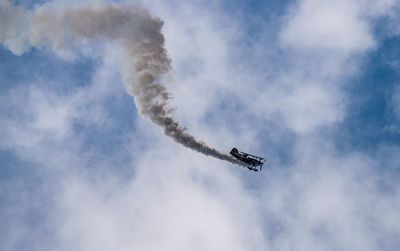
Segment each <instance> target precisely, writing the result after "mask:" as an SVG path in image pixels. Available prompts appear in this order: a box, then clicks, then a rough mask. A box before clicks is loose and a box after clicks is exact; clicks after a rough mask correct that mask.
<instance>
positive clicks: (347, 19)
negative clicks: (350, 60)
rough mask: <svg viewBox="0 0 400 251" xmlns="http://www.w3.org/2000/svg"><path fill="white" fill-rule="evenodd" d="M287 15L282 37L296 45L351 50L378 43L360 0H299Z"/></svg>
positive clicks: (291, 44)
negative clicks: (361, 9) (361, 11)
mask: <svg viewBox="0 0 400 251" xmlns="http://www.w3.org/2000/svg"><path fill="white" fill-rule="evenodd" d="M287 19H288V20H287V23H286V25H285V26H284V28H283V31H282V33H281V40H282V43H283V45H288V46H290V47H293V48H300V49H301V48H304V49H318V48H322V49H330V50H339V51H345V52H347V53H352V52H359V51H364V50H366V49H369V48H371V47H372V46H374V43H375V41H374V38H373V36H372V35H371V33H370V30H369V29H370V27H369V25H368V22H367V20H366V19H365V18H364V17H363V16H362V13H360V6H359V5H358V3H357V1H344V0H343V1H342V0H338V1H316V0H304V1H300V2H299V3H298V6H296V7H295V8H294V9H293V10H292V11H291V12H289V14H288V17H287Z"/></svg>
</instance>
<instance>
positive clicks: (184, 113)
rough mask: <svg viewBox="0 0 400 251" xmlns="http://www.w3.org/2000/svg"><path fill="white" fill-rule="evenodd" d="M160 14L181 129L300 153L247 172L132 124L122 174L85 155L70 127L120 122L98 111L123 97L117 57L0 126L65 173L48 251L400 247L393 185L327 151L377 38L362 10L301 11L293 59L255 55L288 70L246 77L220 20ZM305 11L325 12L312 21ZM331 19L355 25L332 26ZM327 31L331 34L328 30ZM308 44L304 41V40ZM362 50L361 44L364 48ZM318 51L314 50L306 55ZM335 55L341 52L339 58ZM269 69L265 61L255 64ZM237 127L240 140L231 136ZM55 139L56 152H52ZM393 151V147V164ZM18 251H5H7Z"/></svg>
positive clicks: (291, 39)
mask: <svg viewBox="0 0 400 251" xmlns="http://www.w3.org/2000/svg"><path fill="white" fill-rule="evenodd" d="M162 2H163V3H161V1H155V2H148V3H147V4H148V5H149V7H151V8H154V9H153V11H154V12H155V13H157V14H160V16H161V17H162V18H163V19H164V20H165V22H166V25H165V32H166V39H167V47H168V50H169V53H170V55H171V57H172V60H173V63H174V65H175V66H176V69H175V71H176V72H175V73H174V74H175V77H176V80H174V81H173V82H171V83H167V85H168V86H169V87H170V90H171V91H172V92H173V96H175V99H174V100H173V103H174V104H175V105H176V106H177V107H178V110H177V112H176V114H177V117H178V118H179V119H182V121H183V124H184V125H186V126H187V127H188V128H189V131H190V132H193V134H194V135H196V136H199V138H201V139H205V140H207V142H212V143H213V145H215V146H218V147H220V148H223V149H224V148H227V147H230V146H232V145H233V144H239V145H240V146H246V147H249V148H250V147H256V146H260V149H262V148H265V149H267V148H271V147H273V146H271V145H268V143H269V142H266V139H265V137H260V135H262V133H265V131H266V128H272V127H268V125H269V124H268V123H271V121H272V120H274V119H277V120H279V121H278V122H279V123H281V124H279V128H278V129H275V130H272V131H268V132H267V133H268V134H271V135H274V134H275V133H277V134H278V133H279V134H281V135H283V136H284V134H293V135H294V139H293V141H294V142H293V144H294V148H293V149H292V147H291V146H288V149H287V151H288V152H291V151H294V156H293V157H291V158H293V159H292V160H290V161H288V162H287V163H289V164H288V165H287V166H278V165H272V166H270V167H266V168H265V169H264V170H263V172H262V173H258V174H253V173H250V172H247V170H242V169H240V168H239V167H234V166H231V165H229V164H225V163H221V162H220V161H219V160H215V159H210V158H207V157H205V156H202V155H199V154H197V153H195V152H191V151H189V150H187V149H185V148H183V147H181V146H180V145H178V144H175V143H174V142H172V141H171V140H170V139H169V138H165V137H163V136H162V134H161V132H160V131H159V130H158V128H157V127H156V126H153V125H151V124H150V123H149V122H148V121H147V120H144V119H140V120H138V121H137V122H136V123H137V124H136V125H135V126H136V129H135V130H136V131H124V132H122V134H123V135H126V137H127V141H128V143H127V144H126V146H123V153H121V155H122V156H125V155H130V154H132V152H134V154H135V158H134V159H133V160H132V161H128V164H127V163H123V164H120V162H118V161H119V160H118V157H120V156H117V157H116V156H99V155H100V153H99V152H90V153H89V154H90V155H91V156H90V157H88V153H87V152H85V150H86V149H85V148H82V147H80V146H81V144H82V143H83V140H82V138H81V137H79V135H80V134H81V133H82V131H76V130H75V129H74V128H73V124H74V123H88V124H89V125H91V126H93V127H103V126H111V125H109V124H108V123H111V124H112V123H119V122H121V121H110V120H109V114H108V113H109V112H110V111H108V110H107V107H105V104H104V100H105V99H106V98H107V97H110V96H111V97H117V96H118V95H124V94H121V93H122V92H121V90H122V89H123V87H122V84H121V83H120V82H121V81H120V80H119V77H117V76H116V72H117V71H118V70H117V69H116V66H117V65H118V64H119V61H118V60H119V59H118V58H119V57H120V55H119V52H118V49H116V48H114V47H112V48H108V49H106V52H105V53H104V55H103V56H104V64H103V65H102V66H100V68H99V69H98V70H97V71H96V73H95V74H94V76H93V79H92V82H91V83H89V84H88V86H85V87H84V88H82V89H79V90H77V91H76V92H73V94H72V95H66V96H64V95H62V96H58V95H56V94H55V93H49V92H48V90H46V89H34V90H28V91H27V90H25V91H21V90H18V93H19V95H20V96H18V97H17V98H16V100H21V99H26V100H27V104H28V106H29V109H27V110H24V108H25V107H21V106H20V103H19V102H14V103H13V104H12V107H13V110H14V111H17V112H21V116H22V117H24V118H25V119H26V118H27V117H29V119H28V122H26V121H23V120H19V119H20V118H19V117H18V118H14V117H10V116H6V115H5V116H4V117H2V120H3V121H6V122H7V123H5V124H2V126H1V128H2V129H5V130H3V132H2V133H1V134H0V135H2V136H4V137H3V139H5V140H3V141H2V143H1V146H2V147H4V146H5V145H6V146H7V148H8V149H11V150H12V151H15V152H17V153H19V155H20V156H22V158H24V159H27V160H30V161H34V162H36V163H39V165H45V166H49V167H53V166H58V167H59V168H60V169H62V170H63V172H59V173H54V172H50V171H42V172H43V173H42V175H44V176H45V177H51V178H53V179H56V180H57V181H58V182H56V183H57V189H56V191H55V192H53V193H52V194H51V196H53V197H54V198H53V199H54V201H55V202H54V203H55V205H54V208H53V207H52V208H51V213H50V215H49V217H48V218H46V223H51V226H52V230H53V233H54V235H55V236H56V237H55V239H56V240H55V244H54V243H53V244H49V245H50V246H46V247H44V249H48V250H52V249H54V250H71V249H77V250H88V251H90V250H180V249H182V250H183V249H185V250H186V249H189V250H233V251H235V250H300V249H301V250H339V249H340V250H347V249H349V250H377V249H380V250H393V249H395V248H396V247H397V246H398V244H399V241H398V240H399V238H397V237H399V236H400V229H399V226H398V225H396V224H395V223H396V222H397V219H398V210H399V207H400V201H399V199H398V198H399V197H398V194H399V189H400V188H399V187H398V185H397V184H396V183H395V182H393V181H390V179H387V177H386V176H385V175H382V174H380V173H375V169H374V166H375V165H376V161H375V160H373V158H372V157H367V156H365V155H363V154H359V153H341V152H340V151H338V150H337V149H335V147H334V146H333V145H332V144H331V143H329V142H331V141H332V138H334V135H329V133H328V132H325V134H324V135H323V134H320V133H319V132H320V130H321V128H322V129H323V128H324V127H329V126H332V125H333V126H334V125H335V124H336V123H337V122H339V121H340V120H341V119H342V117H343V116H344V115H345V113H346V107H345V102H344V101H343V100H344V99H345V93H344V91H343V90H342V89H341V88H342V87H343V86H344V85H345V84H347V81H348V77H349V76H354V75H352V74H354V72H357V69H358V64H355V65H353V66H352V67H353V68H352V69H350V70H349V69H348V68H349V65H350V64H349V61H352V60H353V58H352V57H351V53H349V52H358V53H359V52H362V51H363V50H366V49H368V48H370V46H372V44H373V41H374V40H375V39H373V38H372V35H371V34H370V33H369V30H370V26H369V24H368V22H367V21H365V20H364V19H362V18H361V16H359V12H358V10H357V8H356V7H354V8H355V9H353V7H351V6H350V5H351V4H350V5H349V4H348V3H347V2H342V1H338V2H334V3H331V2H329V3H328V2H325V3H322V2H315V1H304V2H302V3H301V4H300V5H299V6H300V7H299V8H297V9H294V10H296V11H298V13H297V12H296V13H294V12H293V13H292V12H291V14H289V16H290V15H292V16H290V17H288V18H289V21H288V23H287V26H283V29H287V30H283V31H282V33H281V35H282V37H281V38H282V39H283V40H282V41H285V43H287V45H290V46H292V47H295V50H289V53H286V52H282V51H280V50H279V48H277V47H275V46H274V45H270V44H268V45H264V47H259V49H262V50H268V51H274V52H275V53H276V51H278V53H281V54H280V55H281V56H282V58H283V59H282V61H283V62H277V63H276V64H275V65H274V66H275V68H274V69H277V71H275V72H269V73H268V74H264V72H259V71H257V70H256V69H257V68H256V67H254V68H253V67H251V66H249V67H247V68H245V67H243V68H244V69H247V70H242V71H236V69H238V68H240V67H238V68H236V67H235V66H240V64H243V62H238V61H234V62H231V61H230V59H231V58H230V57H229V55H230V54H235V53H238V52H240V51H241V50H242V49H243V50H246V49H247V50H251V49H252V48H250V49H249V48H245V46H243V45H241V44H239V45H238V44H235V43H231V42H232V41H229V40H230V39H234V38H235V36H234V35H233V33H234V32H233V31H232V30H231V29H232V28H231V27H230V28H228V29H227V30H225V29H223V28H221V27H218V28H217V27H216V26H217V25H216V24H218V21H219V18H221V16H218V15H219V14H220V13H218V11H215V12H209V11H208V9H207V8H204V9H202V10H197V7H198V5H195V4H192V3H185V4H183V6H184V7H185V8H187V9H186V11H187V14H186V15H184V16H181V15H177V9H178V10H181V8H178V7H180V6H182V5H180V4H178V7H177V6H176V5H174V6H168V3H164V1H162ZM153 3H154V4H153ZM174 4H176V3H174ZM325 4H326V5H325ZM311 5H312V6H311ZM304 6H306V7H307V6H311V7H313V8H314V9H317V10H320V11H321V12H318V13H315V12H311V13H309V12H308V11H309V10H308V9H307V10H306V8H305V7H304ZM327 6H333V7H335V8H333V9H332V10H333V11H334V12H332V13H329V11H328V7H327ZM182 8H183V7H182ZM329 8H330V7H329ZM348 8H349V9H348ZM321 13H325V14H326V15H327V18H328V19H327V20H325V19H324V18H323V17H322V16H321ZM333 13H336V14H338V15H339V17H341V18H343V20H344V21H348V22H349V25H348V26H346V25H344V24H343V23H341V22H342V21H340V20H336V19H335V17H334V14H333ZM308 14H309V15H308ZM197 15H200V17H199V18H197ZM223 18H225V17H223ZM329 18H330V19H329ZM232 19H234V17H233V18H232ZM320 19H321V20H320ZM318 22H319V23H318ZM319 24H323V25H325V26H326V25H328V26H329V25H330V26H331V27H330V28H331V29H330V30H329V31H327V30H325V29H322V28H321V27H320V26H318V25H319ZM308 25H310V28H311V29H308ZM238 26H239V25H238ZM352 29H354V34H353V35H354V36H352V37H349V38H339V39H338V43H337V44H334V43H332V42H331V41H329V40H330V39H335V37H336V36H339V37H340V36H342V35H347V34H348V33H352V31H353V30H352ZM285 32H289V33H288V34H291V35H284V34H286V33H285ZM301 32H304V34H307V35H308V37H307V38H303V37H299V34H301ZM239 34H241V33H239ZM275 35H276V34H275ZM271 36H273V35H271ZM285 36H288V37H286V38H284V37H285ZM362 38H366V39H367V40H366V41H362V42H361V44H359V45H357V44H356V42H360V41H359V40H360V39H362ZM236 39H238V38H236ZM285 39H288V40H287V41H286V40H285ZM368 39H370V40H369V42H368ZM296 41H297V42H299V43H297V42H296ZM295 42H296V43H295ZM299 44H300V45H301V46H298V45H299ZM242 46H243V47H242ZM304 48H306V49H305V50H303V49H304ZM314 48H315V49H317V50H316V51H313V50H311V51H310V49H314ZM320 49H321V50H320ZM325 49H328V50H333V51H334V52H335V53H332V51H331V52H326V51H325ZM338 50H343V51H345V52H344V53H338V54H336V52H337V51H338ZM293 51H294V52H293ZM102 53H103V52H100V53H99V54H102ZM268 53H269V52H268ZM268 53H266V54H268ZM90 54H91V52H89V55H90ZM96 56H98V55H97V54H96ZM354 61H357V60H354ZM274 63H275V61H274V60H272V59H271V58H269V57H266V58H263V61H260V62H253V64H254V65H260V64H274ZM249 69H250V70H249ZM266 76H267V77H266ZM114 81H115V82H117V84H114ZM118 84H119V85H118ZM23 89H25V88H23ZM28 89H29V88H28ZM228 90H229V94H230V95H232V97H234V99H235V100H234V101H235V102H237V103H235V102H233V101H231V103H230V102H229V100H221V102H222V101H225V102H226V103H227V104H228V109H226V111H220V110H219V109H218V108H219V105H220V102H219V100H217V98H221V97H222V98H226V96H224V95H219V94H218V92H220V91H227V92H228ZM21 97H22V98H21ZM10 99H12V97H6V98H5V99H4V100H7V101H9V100H10ZM232 103H235V104H236V106H234V105H233V104H232ZM238 104H240V106H238ZM229 105H232V107H229ZM132 106H133V104H132ZM234 107H235V108H234ZM236 107H239V108H240V109H237V110H236ZM132 110H133V108H132ZM132 113H133V112H132ZM27 114H29V116H28V115H27ZM232 114H233V115H232ZM50 115H51V117H50ZM210 115H213V116H214V117H216V121H213V123H215V124H213V123H210V122H209V121H207V117H208V116H210ZM228 115H229V116H232V117H234V119H233V120H232V125H229V124H228V123H223V122H222V121H224V120H225V117H226V116H228ZM2 116H3V115H2ZM25 116H26V117H25ZM53 119H55V121H54V120H53ZM21 121H22V122H21ZM29 122H33V123H29ZM272 122H276V121H272ZM132 127H133V126H132ZM236 127H237V128H240V129H242V130H241V131H239V132H238V131H236V129H235V128H236ZM9 132H14V133H10V134H9ZM326 134H328V135H326ZM57 136H58V137H59V138H60V139H61V143H60V144H55V143H54V142H53V141H52V139H53V138H54V137H57ZM49 139H50V140H49ZM143 139H146V140H143ZM277 141H279V138H278V139H277ZM23 142H29V144H30V145H29V146H28V147H26V146H24V145H23V144H22V143H23ZM112 147H116V146H113V145H112V146H110V148H112ZM262 150H264V149H262ZM397 152H398V149H394V150H393V152H390V155H391V156H393V155H395V154H396V153H397ZM93 158H96V160H97V162H96V163H99V162H102V161H98V160H99V159H101V160H102V158H105V159H106V160H108V162H107V161H106V162H105V163H102V165H109V166H107V167H108V168H106V169H96V167H94V166H93V164H92V163H91V161H92V160H93ZM277 158H278V157H277ZM113 161H115V162H113ZM282 162H283V161H282ZM392 162H394V164H396V162H395V161H392ZM109 163H112V164H109ZM392 165H393V163H392ZM32 168H33V167H32ZM235 168H236V169H235ZM111 169H112V170H124V173H128V174H129V175H130V176H129V177H128V178H127V177H124V178H121V175H115V174H113V172H112V171H110V170H111ZM245 184H246V185H245ZM249 184H250V185H249ZM382 184H386V185H387V186H388V187H387V191H382V188H381V185H382ZM28 200H29V198H28ZM38 224H42V223H38ZM30 228H31V226H30V225H29V223H25V222H23V223H21V225H18V226H13V231H11V234H9V235H8V236H9V238H8V239H9V240H10V242H9V243H11V242H13V243H15V241H14V240H15V239H21V237H20V236H21V234H20V232H24V231H25V230H26V229H30ZM28 232H29V231H28ZM13 233H15V234H13ZM13 238H14V240H13ZM43 238H44V237H41V238H39V237H38V239H37V240H36V241H37V242H40V241H42V239H43ZM45 243H47V242H45ZM0 245H1V244H0ZM52 245H53V246H52ZM385 245H386V246H385ZM11 246H12V245H11V244H10V245H9V246H6V248H8V249H9V250H10V249H11V250H12V249H13V248H12V247H11ZM0 247H3V246H0ZM10 247H11V248H10ZM15 249H16V248H15ZM37 249H38V250H42V249H43V248H40V246H39V247H38V248H37Z"/></svg>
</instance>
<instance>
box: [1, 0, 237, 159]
mask: <svg viewBox="0 0 400 251" xmlns="http://www.w3.org/2000/svg"><path fill="white" fill-rule="evenodd" d="M162 25H163V22H162V21H161V20H160V19H157V18H153V17H151V16H150V14H149V13H148V12H147V11H146V10H144V9H143V8H141V7H139V6H136V5H135V6H133V5H130V6H116V5H100V6H94V7H90V6H83V7H82V6H81V7H78V8H72V9H66V10H61V9H60V8H56V6H54V5H46V6H42V7H40V8H38V9H37V10H36V11H34V12H28V11H24V10H23V9H22V8H19V7H15V6H12V5H11V4H10V3H9V2H8V1H4V0H0V42H1V43H2V44H3V45H4V46H6V47H8V48H9V49H10V50H11V51H13V52H14V53H15V54H21V53H23V52H24V51H26V50H27V49H29V47H31V46H35V47H42V46H50V47H52V48H53V49H55V50H57V49H58V48H62V47H63V46H64V44H66V43H70V42H75V43H82V42H84V41H85V40H95V39H110V40H115V41H119V42H120V43H121V44H122V46H123V48H124V50H125V54H126V55H127V58H128V60H126V63H125V65H123V66H122V67H123V70H124V74H125V76H124V84H125V85H126V87H127V90H128V92H129V93H130V94H132V95H133V96H134V100H135V103H136V106H137V107H138V110H139V111H140V113H141V114H142V115H144V116H145V117H147V118H149V119H150V120H151V121H152V122H153V123H154V124H157V125H159V126H160V127H161V128H163V130H164V134H165V135H167V136H169V137H171V138H172V139H173V140H174V141H176V142H178V143H180V144H182V145H184V146H186V147H188V148H190V149H192V150H195V151H198V152H200V153H203V154H205V155H208V156H212V157H215V158H218V159H221V160H226V161H229V162H231V163H234V164H239V165H241V162H239V161H237V160H236V159H235V158H233V157H231V156H230V155H227V154H224V153H221V152H219V151H217V150H216V149H214V148H211V147H209V146H207V145H206V144H205V143H203V142H200V141H198V140H196V139H195V138H194V137H193V136H192V135H190V134H189V133H188V132H187V131H185V129H184V128H183V127H182V126H180V125H179V123H178V122H176V121H175V120H174V118H173V116H172V109H171V108H170V106H169V102H168V101H169V93H168V91H167V90H166V88H165V86H164V85H162V83H161V80H162V78H163V76H165V74H166V73H167V72H168V71H169V70H170V69H171V61H170V59H169V58H168V55H167V52H166V50H165V48H164V36H163V34H162V33H161V28H162Z"/></svg>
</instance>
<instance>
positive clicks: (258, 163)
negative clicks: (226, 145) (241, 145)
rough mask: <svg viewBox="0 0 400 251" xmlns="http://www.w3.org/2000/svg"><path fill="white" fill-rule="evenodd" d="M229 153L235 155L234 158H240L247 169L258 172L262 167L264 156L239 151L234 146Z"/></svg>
mask: <svg viewBox="0 0 400 251" xmlns="http://www.w3.org/2000/svg"><path fill="white" fill-rule="evenodd" d="M230 154H231V155H232V156H233V157H235V158H236V159H238V160H240V161H241V162H243V163H244V164H245V165H246V167H247V168H248V169H249V170H252V171H255V172H258V171H261V170H262V167H263V165H264V161H265V159H264V158H261V157H258V156H255V155H252V154H248V153H245V152H240V151H239V150H238V149H236V148H232V150H231V151H230Z"/></svg>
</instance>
